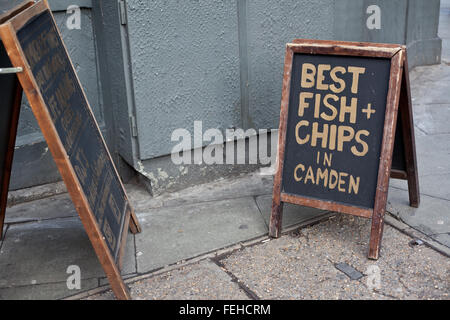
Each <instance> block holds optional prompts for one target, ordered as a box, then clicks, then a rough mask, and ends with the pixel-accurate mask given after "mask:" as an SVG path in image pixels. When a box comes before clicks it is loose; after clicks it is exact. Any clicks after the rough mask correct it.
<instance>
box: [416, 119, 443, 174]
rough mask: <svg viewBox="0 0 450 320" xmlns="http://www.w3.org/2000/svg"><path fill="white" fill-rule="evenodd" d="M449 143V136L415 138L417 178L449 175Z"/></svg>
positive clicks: (420, 136)
mask: <svg viewBox="0 0 450 320" xmlns="http://www.w3.org/2000/svg"><path fill="white" fill-rule="evenodd" d="M449 121H450V120H449ZM449 141H450V134H437V135H418V136H416V150H417V163H418V164H417V165H418V170H419V176H426V175H430V174H434V175H441V174H448V173H450V143H449Z"/></svg>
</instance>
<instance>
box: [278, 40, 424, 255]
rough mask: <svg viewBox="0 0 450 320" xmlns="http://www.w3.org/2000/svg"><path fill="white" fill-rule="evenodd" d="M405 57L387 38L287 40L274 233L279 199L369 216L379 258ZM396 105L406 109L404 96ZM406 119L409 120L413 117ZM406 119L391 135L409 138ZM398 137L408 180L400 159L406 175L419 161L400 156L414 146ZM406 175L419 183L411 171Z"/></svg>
mask: <svg viewBox="0 0 450 320" xmlns="http://www.w3.org/2000/svg"><path fill="white" fill-rule="evenodd" d="M405 56H406V51H405V48H404V47H402V46H399V45H389V44H387V45H382V44H369V43H365V44H364V43H352V42H337V41H333V42H329V41H312V40H296V41H294V43H291V44H288V45H287V52H286V60H285V70H284V80H283V92H282V104H281V118H280V137H279V153H278V170H277V174H276V177H275V181H274V193H273V207H272V217H271V225H270V234H271V235H272V236H274V237H277V236H279V233H280V230H281V215H282V203H283V202H290V203H295V204H299V205H305V206H312V207H316V208H320V209H324V210H331V211H337V212H342V213H348V214H353V215H358V216H362V217H366V218H372V219H373V227H372V235H371V244H370V250H369V257H370V258H373V259H377V258H378V254H379V247H380V246H379V245H380V240H381V232H382V226H383V216H384V211H385V207H386V197H387V189H388V183H389V177H390V175H391V163H392V155H393V150H394V141H395V133H396V124H397V119H399V121H400V120H401V118H400V117H399V118H398V117H397V113H398V106H399V102H400V97H401V96H402V95H401V88H402V79H403V78H405V77H407V74H406V73H407V72H403V67H404V62H405ZM405 83H406V82H405ZM407 87H408V85H406V84H405V86H404V88H403V89H404V90H409V88H407ZM403 96H404V95H403ZM402 104H403V107H402V108H405V107H406V108H407V107H408V106H409V108H410V102H406V103H403V102H402ZM405 112H406V113H407V114H409V112H408V110H405V111H404V113H405ZM408 119H411V123H412V116H410V115H408V116H407V117H405V120H408ZM406 125H407V127H406V129H408V132H406V131H405V132H404V133H405V135H404V134H403V132H398V134H397V137H398V138H397V139H399V138H403V136H405V137H407V138H408V137H410V136H411V137H412V139H408V141H410V140H413V137H414V133H413V131H412V130H413V129H412V127H410V125H408V124H406ZM400 127H403V126H402V122H401V123H400V126H399V129H401V128H400ZM402 131H403V130H402ZM403 141H404V139H401V141H399V142H397V143H396V144H397V150H398V155H397V156H396V157H395V159H396V162H398V164H397V167H399V168H400V169H401V170H403V171H405V177H404V178H407V176H408V173H407V172H406V171H407V169H406V168H407V167H408V165H407V164H406V160H405V159H408V161H409V162H410V167H411V165H412V167H413V170H412V171H411V172H412V173H417V167H416V166H415V154H414V153H413V154H411V155H408V157H405V155H404V154H403V153H404V150H405V149H408V150H412V151H413V149H414V148H413V147H411V146H410V145H408V147H409V148H406V147H405V148H402V147H403V144H404V142H403ZM410 160H413V161H410ZM411 172H410V173H409V175H410V176H411ZM412 179H415V182H417V176H416V175H413V176H412ZM416 185H417V188H418V184H417V183H416ZM415 191H416V192H414V194H417V201H418V189H417V190H415ZM412 204H413V205H414V203H413V201H412ZM417 204H418V203H417Z"/></svg>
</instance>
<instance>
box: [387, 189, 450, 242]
mask: <svg viewBox="0 0 450 320" xmlns="http://www.w3.org/2000/svg"><path fill="white" fill-rule="evenodd" d="M386 209H387V211H389V212H390V213H392V214H393V215H394V216H396V217H398V218H399V219H400V220H402V221H403V222H405V223H406V224H408V225H410V226H411V227H413V228H415V229H417V230H419V231H421V232H423V233H425V234H426V235H428V236H432V235H436V234H442V233H447V232H450V214H449V213H450V201H449V200H442V199H438V198H435V197H430V196H426V195H423V194H421V202H420V206H419V208H413V207H410V206H409V199H408V192H407V191H405V190H400V189H396V188H390V189H389V194H388V203H387V207H386Z"/></svg>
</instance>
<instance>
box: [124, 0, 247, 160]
mask: <svg viewBox="0 0 450 320" xmlns="http://www.w3.org/2000/svg"><path fill="white" fill-rule="evenodd" d="M127 5H128V8H127V9H128V24H129V26H128V28H129V29H128V30H129V37H130V51H131V57H132V72H133V85H134V95H135V103H136V119H137V125H138V134H139V149H140V159H141V160H145V159H149V158H154V157H157V156H160V155H165V154H169V153H171V149H172V148H173V146H174V145H175V143H174V142H171V135H172V132H173V130H175V129H177V128H186V129H188V130H190V131H191V132H192V131H193V126H194V121H196V120H202V121H203V127H204V128H219V129H226V128H229V127H233V126H239V123H240V73H239V45H238V26H237V3H236V1H223V0H214V1H212V0H190V1H184V0H177V1H164V0H155V1H142V0H128V1H127Z"/></svg>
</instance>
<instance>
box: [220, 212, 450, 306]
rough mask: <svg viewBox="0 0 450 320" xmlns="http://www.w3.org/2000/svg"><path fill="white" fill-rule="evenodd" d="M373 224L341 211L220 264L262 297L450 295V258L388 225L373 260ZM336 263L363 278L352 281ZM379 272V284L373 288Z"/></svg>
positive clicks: (418, 296) (382, 297)
mask: <svg viewBox="0 0 450 320" xmlns="http://www.w3.org/2000/svg"><path fill="white" fill-rule="evenodd" d="M370 226H371V223H370V219H364V218H359V217H353V216H348V215H338V216H336V217H334V218H330V219H329V220H328V221H326V222H322V223H320V224H317V225H315V226H312V227H309V228H304V229H302V230H300V231H298V232H293V233H290V234H288V235H284V236H282V237H281V238H279V239H275V240H271V241H269V242H266V243H263V244H261V245H257V246H253V247H246V248H244V249H242V250H240V251H237V252H235V253H233V254H232V255H230V256H229V257H227V258H226V259H224V260H222V261H221V262H222V263H223V265H224V267H225V268H226V270H227V271H228V272H231V273H232V274H233V275H234V276H235V277H237V279H239V281H241V282H242V283H243V284H244V285H245V286H247V287H248V288H249V289H250V290H252V291H253V292H254V293H256V294H257V296H258V297H259V298H261V299H447V300H448V299H449V293H450V259H448V258H447V257H445V256H443V255H441V254H439V253H437V252H436V251H434V250H432V249H430V248H428V247H426V246H410V245H409V243H410V242H411V240H412V239H411V238H410V237H408V236H406V235H405V234H403V233H401V232H399V231H397V230H396V229H394V228H392V227H390V226H386V227H385V230H384V235H383V246H382V250H381V257H380V259H379V260H378V261H372V260H369V259H367V250H368V241H369V233H370ZM337 263H346V264H348V265H349V266H350V267H352V268H354V269H356V270H357V271H359V272H361V273H363V274H364V277H363V278H361V279H359V280H350V279H349V278H348V277H347V276H346V275H345V274H344V273H342V272H341V271H339V270H338V269H336V267H335V264H337ZM378 271H379V272H378ZM377 275H380V278H379V279H380V281H379V285H380V286H379V288H377V287H376V286H372V287H371V286H370V284H375V285H377V283H378V282H377V281H374V280H376V278H375V277H377Z"/></svg>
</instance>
